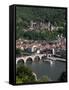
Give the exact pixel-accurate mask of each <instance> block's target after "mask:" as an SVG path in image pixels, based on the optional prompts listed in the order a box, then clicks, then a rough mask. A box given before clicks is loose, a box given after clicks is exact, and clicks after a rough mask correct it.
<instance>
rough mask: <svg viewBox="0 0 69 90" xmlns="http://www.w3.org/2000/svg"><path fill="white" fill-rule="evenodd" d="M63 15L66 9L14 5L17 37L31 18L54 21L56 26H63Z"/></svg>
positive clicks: (64, 17) (64, 20)
mask: <svg viewBox="0 0 69 90" xmlns="http://www.w3.org/2000/svg"><path fill="white" fill-rule="evenodd" d="M65 15H66V9H60V8H58V9H57V8H48V7H47V8H39V7H38V8H37V7H16V30H17V31H16V32H17V38H18V37H19V36H20V35H21V34H22V30H23V29H24V28H28V26H29V25H30V21H31V20H33V21H37V20H39V21H42V20H46V21H50V22H51V23H53V24H54V23H56V25H57V26H64V23H66V16H65ZM20 30H21V32H20ZM19 33H21V34H19Z"/></svg>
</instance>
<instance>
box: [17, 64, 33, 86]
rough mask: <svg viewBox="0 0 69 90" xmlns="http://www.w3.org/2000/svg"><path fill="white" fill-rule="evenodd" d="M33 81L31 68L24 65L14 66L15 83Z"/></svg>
mask: <svg viewBox="0 0 69 90" xmlns="http://www.w3.org/2000/svg"><path fill="white" fill-rule="evenodd" d="M32 82H35V76H34V75H33V74H32V70H31V69H29V68H27V67H26V66H24V65H21V64H20V65H18V66H17V68H16V83H18V84H19V83H32Z"/></svg>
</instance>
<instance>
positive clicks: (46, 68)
mask: <svg viewBox="0 0 69 90" xmlns="http://www.w3.org/2000/svg"><path fill="white" fill-rule="evenodd" d="M25 65H26V66H27V67H29V68H31V69H32V71H33V72H34V73H36V75H37V78H38V79H39V78H41V77H42V76H45V75H46V76H48V78H49V79H50V80H52V81H56V80H57V79H58V78H59V77H60V75H61V74H62V72H64V71H66V62H61V61H55V62H53V63H50V62H47V61H46V62H32V63H29V62H28V63H26V64H25Z"/></svg>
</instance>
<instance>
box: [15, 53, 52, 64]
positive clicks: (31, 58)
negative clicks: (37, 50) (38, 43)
mask: <svg viewBox="0 0 69 90" xmlns="http://www.w3.org/2000/svg"><path fill="white" fill-rule="evenodd" d="M48 56H51V54H48ZM42 57H47V55H46V54H33V55H31V56H22V57H18V58H16V64H17V63H18V62H19V61H20V60H22V61H23V62H24V63H26V62H27V61H29V60H31V61H33V62H34V61H35V60H36V59H38V60H41V59H42Z"/></svg>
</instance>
